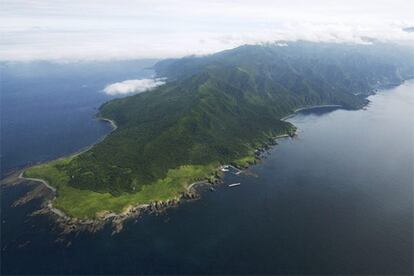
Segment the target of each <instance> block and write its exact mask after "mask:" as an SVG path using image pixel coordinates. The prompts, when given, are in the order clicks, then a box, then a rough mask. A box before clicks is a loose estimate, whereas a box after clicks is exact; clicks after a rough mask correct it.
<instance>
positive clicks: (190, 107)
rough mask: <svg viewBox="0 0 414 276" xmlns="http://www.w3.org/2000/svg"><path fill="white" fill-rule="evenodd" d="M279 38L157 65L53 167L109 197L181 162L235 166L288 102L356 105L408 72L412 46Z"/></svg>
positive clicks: (280, 124)
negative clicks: (94, 136) (152, 84)
mask: <svg viewBox="0 0 414 276" xmlns="http://www.w3.org/2000/svg"><path fill="white" fill-rule="evenodd" d="M280 45H282V46H280ZM287 45H288V46H285V45H284V44H269V45H255V46H249V45H247V46H241V47H238V48H235V49H232V50H227V51H223V52H220V53H217V54H213V55H208V56H202V57H195V56H191V57H185V58H181V59H168V60H164V61H161V62H159V63H157V64H156V66H155V68H154V69H155V71H156V72H157V75H158V76H160V77H166V78H167V80H168V82H167V83H166V84H165V85H163V86H160V87H158V88H156V89H154V90H152V91H148V92H145V93H141V94H137V95H133V96H129V97H125V98H121V99H115V100H112V101H110V102H107V103H105V104H104V105H103V106H102V107H101V108H100V112H99V116H101V117H105V118H109V119H111V120H113V121H115V122H116V124H117V126H118V128H117V129H116V131H114V132H113V133H111V134H110V135H109V136H108V137H106V138H105V139H104V141H102V142H101V143H99V144H97V145H95V146H94V147H93V148H92V149H90V150H88V151H86V152H84V153H82V154H80V155H78V156H75V157H74V158H72V159H71V160H70V162H66V163H65V164H62V165H57V167H56V168H57V169H58V170H59V171H60V172H62V173H64V174H66V175H67V176H69V177H68V185H69V186H71V187H73V188H76V189H87V190H91V191H95V192H99V193H104V192H107V193H110V194H112V195H113V196H117V195H120V194H122V193H125V192H127V193H137V192H139V191H140V190H142V189H143V187H145V186H147V185H151V184H152V183H155V182H156V181H158V180H160V179H165V178H166V177H167V175H168V172H169V171H171V170H173V169H178V168H180V167H182V166H185V165H196V166H201V167H203V166H205V168H206V170H208V171H206V173H207V174H208V173H214V170H212V169H211V168H212V166H211V165H212V164H213V165H218V164H227V163H236V164H240V165H243V162H246V161H249V160H251V158H250V157H252V156H254V150H255V149H256V148H257V147H259V146H261V145H263V144H265V143H268V142H269V141H270V140H271V139H272V138H273V137H275V136H276V135H278V134H285V133H289V132H292V131H293V129H294V127H293V126H292V125H291V124H290V123H288V122H285V121H282V120H280V119H281V118H283V117H284V116H286V115H288V114H290V113H292V112H293V111H294V110H295V109H297V108H300V107H306V106H312V105H320V104H337V105H341V106H342V107H343V108H346V109H357V108H361V107H362V106H363V105H365V104H366V103H367V99H366V96H367V95H368V94H369V93H371V92H372V91H373V90H374V89H376V88H379V87H381V86H382V85H388V84H398V83H401V81H403V80H404V79H406V78H409V77H410V76H412V75H413V72H414V70H413V64H414V62H413V61H414V58H413V54H412V52H410V51H409V50H408V49H405V48H402V47H397V46H392V45H385V44H372V45H345V44H326V43H308V42H295V43H288V44H287ZM207 168H208V169H207ZM202 175H203V174H202ZM197 177H200V174H199V173H198V174H197ZM197 177H194V178H191V176H190V178H191V180H197V179H196V178H197ZM203 177H205V176H204V175H203Z"/></svg>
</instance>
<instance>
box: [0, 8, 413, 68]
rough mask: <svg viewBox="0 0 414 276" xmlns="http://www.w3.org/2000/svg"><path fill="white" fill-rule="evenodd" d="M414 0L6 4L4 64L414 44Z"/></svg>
mask: <svg viewBox="0 0 414 276" xmlns="http://www.w3.org/2000/svg"><path fill="white" fill-rule="evenodd" d="M413 10H414V1H412V0H408V1H406V0H395V1H374V0H369V1H356V0H348V1H329V0H315V1H299V0H291V1H273V0H272V1H271V0H256V1H247V0H238V1H218V0H215V1H195V0H160V1H126V0H119V1H118V0H101V1H95V0H90V1H84V0H73V1H58V0H45V1H30V0H26V1H23V0H3V1H2V7H1V9H0V35H1V37H2V42H1V44H0V60H33V59H52V60H73V59H75V60H76V59H81V60H83V59H88V60H95V59H129V58H144V57H151V58H152V57H155V58H163V57H172V56H183V55H189V54H206V53H212V52H216V51H219V50H223V49H229V48H233V47H236V46H239V45H241V44H253V43H261V42H272V41H281V40H286V41H292V40H293V41H294V40H300V39H302V40H309V41H329V42H351V43H366V42H367V41H369V40H372V39H377V40H381V41H393V42H399V43H406V44H409V43H413V42H414V33H410V32H406V31H403V29H404V28H407V27H410V26H414V18H413V17H412V11H413Z"/></svg>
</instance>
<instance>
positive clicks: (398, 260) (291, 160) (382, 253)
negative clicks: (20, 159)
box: [1, 82, 414, 274]
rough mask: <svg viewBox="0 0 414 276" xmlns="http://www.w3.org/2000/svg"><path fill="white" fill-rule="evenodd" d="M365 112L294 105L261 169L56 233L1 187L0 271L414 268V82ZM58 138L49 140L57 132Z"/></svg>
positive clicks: (385, 94) (377, 99)
mask: <svg viewBox="0 0 414 276" xmlns="http://www.w3.org/2000/svg"><path fill="white" fill-rule="evenodd" d="M370 100H371V101H372V102H371V104H370V106H369V107H368V109H367V110H360V111H344V110H335V111H333V110H329V112H321V111H320V110H317V111H315V112H313V113H312V112H311V113H309V112H308V111H307V112H306V114H298V115H297V116H295V117H293V118H291V119H290V120H291V122H292V123H294V124H295V125H296V126H297V127H298V128H299V136H298V138H295V139H284V140H281V141H280V144H279V145H278V146H276V147H275V148H273V150H272V151H271V153H270V154H269V155H268V157H267V159H265V160H264V161H263V162H262V163H261V164H259V165H256V166H254V167H252V168H251V169H250V172H251V173H253V174H255V175H256V176H252V175H250V176H247V175H244V176H243V175H240V176H236V175H232V174H228V175H226V177H225V179H224V180H225V182H226V183H227V184H229V183H233V182H241V183H242V184H241V185H240V186H238V187H234V188H229V187H228V186H227V185H223V186H221V187H219V188H218V189H217V191H216V192H209V191H206V192H204V193H203V194H202V198H201V199H200V200H198V201H195V202H188V203H185V204H183V205H181V206H180V207H178V208H175V209H170V210H169V211H168V212H167V213H166V214H164V215H159V216H155V215H149V216H145V217H144V218H142V219H140V220H138V221H137V222H135V221H130V222H129V223H127V225H126V227H125V230H124V231H123V232H121V233H120V234H117V235H114V236H111V229H109V228H107V229H104V230H103V231H100V232H98V233H96V234H86V233H83V234H79V235H73V236H69V237H67V238H66V241H70V242H71V244H70V245H69V246H68V247H67V242H65V243H60V242H55V240H56V238H57V234H56V232H55V231H54V230H53V223H52V221H50V219H48V218H47V217H28V216H27V214H28V213H30V211H31V210H32V209H33V208H34V206H35V205H36V202H34V203H32V204H31V205H29V206H22V207H17V208H10V207H9V206H10V204H11V202H12V201H13V198H15V197H16V196H18V195H19V194H23V193H24V192H25V190H27V189H28V188H27V187H24V186H21V187H11V188H5V189H3V192H2V199H3V200H2V202H1V204H2V206H1V207H2V233H1V235H2V264H1V266H2V272H3V273H21V274H71V273H72V274H81V273H82V274H101V273H106V274H139V273H155V274H165V273H168V274H183V273H204V274H206V273H207V274H252V273H255V274H258V273H266V274H311V273H312V274H412V272H413V265H412V259H413V165H414V163H413V162H414V161H413V150H414V149H413V127H414V122H413V120H414V119H413V118H414V114H413V108H412V107H413V105H414V83H413V82H408V83H405V84H403V85H401V86H399V87H397V88H394V89H390V90H386V91H382V92H380V93H379V94H378V95H375V96H372V97H370ZM51 142H52V141H51Z"/></svg>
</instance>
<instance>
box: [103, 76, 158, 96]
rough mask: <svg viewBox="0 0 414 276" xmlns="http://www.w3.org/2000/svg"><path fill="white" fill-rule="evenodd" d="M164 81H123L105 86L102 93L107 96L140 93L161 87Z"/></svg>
mask: <svg viewBox="0 0 414 276" xmlns="http://www.w3.org/2000/svg"><path fill="white" fill-rule="evenodd" d="M164 83H165V81H164V79H162V78H157V79H139V80H125V81H122V82H116V83H112V84H109V85H107V86H106V87H105V88H104V89H103V91H104V92H105V93H106V94H108V95H119V94H130V93H141V92H144V91H147V90H150V89H153V88H155V87H157V86H160V85H163V84H164Z"/></svg>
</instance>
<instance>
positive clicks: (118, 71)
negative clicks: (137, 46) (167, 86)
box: [0, 60, 155, 176]
mask: <svg viewBox="0 0 414 276" xmlns="http://www.w3.org/2000/svg"><path fill="white" fill-rule="evenodd" d="M154 62H155V61H154V60H138V61H118V62H78V63H67V64H59V63H49V62H32V63H1V64H0V77H1V79H0V80H1V81H0V83H1V86H0V87H1V89H0V91H1V93H0V112H1V113H0V115H1V116H0V120H1V176H3V175H4V174H6V173H8V172H10V170H12V169H15V168H19V167H22V166H25V165H27V164H30V163H35V162H39V161H45V160H50V159H54V158H56V157H60V156H62V155H67V154H70V153H73V152H75V151H78V150H79V149H81V148H83V147H86V146H88V145H90V144H92V143H94V142H96V141H97V140H98V139H99V138H100V137H102V136H103V135H104V134H105V133H107V132H108V131H110V126H109V124H108V123H105V122H99V121H97V120H96V119H94V116H95V114H96V112H97V108H98V107H99V106H100V105H101V104H102V103H103V102H106V101H108V100H109V99H111V97H109V96H108V95H106V94H105V93H103V92H102V89H103V88H104V87H105V86H106V85H107V84H110V83H113V82H118V81H123V80H126V79H135V78H146V77H149V76H151V75H152V74H153V71H151V70H146V69H145V68H147V67H149V66H151V65H153V64H154Z"/></svg>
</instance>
